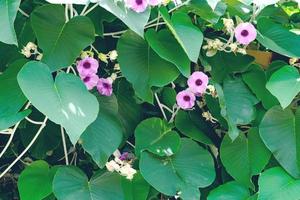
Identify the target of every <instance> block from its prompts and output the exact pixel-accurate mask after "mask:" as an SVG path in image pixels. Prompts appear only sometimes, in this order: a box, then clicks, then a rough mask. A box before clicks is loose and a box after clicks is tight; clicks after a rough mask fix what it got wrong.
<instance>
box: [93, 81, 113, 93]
mask: <svg viewBox="0 0 300 200" xmlns="http://www.w3.org/2000/svg"><path fill="white" fill-rule="evenodd" d="M97 89H98V92H99V93H100V94H101V95H104V96H111V95H112V91H113V88H112V81H111V80H110V79H105V78H100V79H99V81H98V84H97Z"/></svg>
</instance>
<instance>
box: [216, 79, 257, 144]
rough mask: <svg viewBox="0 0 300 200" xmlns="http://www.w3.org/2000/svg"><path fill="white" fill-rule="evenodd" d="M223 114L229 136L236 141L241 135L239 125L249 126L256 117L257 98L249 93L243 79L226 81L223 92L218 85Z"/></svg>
mask: <svg viewBox="0 0 300 200" xmlns="http://www.w3.org/2000/svg"><path fill="white" fill-rule="evenodd" d="M216 89H217V93H218V96H219V102H220V106H221V114H222V116H223V117H224V118H225V119H226V120H227V123H228V127H229V132H228V134H229V136H230V138H231V139H232V140H234V139H235V138H236V137H238V135H239V130H238V129H237V125H241V124H248V123H250V122H251V121H252V120H254V118H255V115H256V109H255V107H254V105H255V104H257V103H258V100H257V99H256V97H255V96H254V95H253V94H252V93H251V92H250V91H249V89H248V88H247V86H246V85H245V84H244V82H243V81H242V79H241V78H235V79H232V78H227V79H225V80H224V85H223V90H222V88H221V87H220V85H218V84H216Z"/></svg>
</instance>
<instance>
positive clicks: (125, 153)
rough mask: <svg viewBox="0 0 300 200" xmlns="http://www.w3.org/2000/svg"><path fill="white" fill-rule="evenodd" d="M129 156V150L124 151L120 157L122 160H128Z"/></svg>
mask: <svg viewBox="0 0 300 200" xmlns="http://www.w3.org/2000/svg"><path fill="white" fill-rule="evenodd" d="M128 156H129V153H128V152H124V153H122V155H121V156H120V157H119V159H120V160H122V161H124V160H127V159H128Z"/></svg>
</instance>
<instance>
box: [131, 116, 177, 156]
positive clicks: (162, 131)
mask: <svg viewBox="0 0 300 200" xmlns="http://www.w3.org/2000/svg"><path fill="white" fill-rule="evenodd" d="M135 143H136V147H135V153H136V155H138V156H139V155H140V152H141V151H143V150H148V151H150V152H151V153H154V154H157V155H159V156H171V155H173V154H174V153H176V152H177V151H178V150H179V147H180V137H179V135H178V133H177V132H175V131H171V128H170V127H169V126H168V124H167V122H165V121H162V120H161V119H160V118H150V119H146V120H144V121H142V122H141V123H140V124H139V125H138V126H137V128H136V129H135Z"/></svg>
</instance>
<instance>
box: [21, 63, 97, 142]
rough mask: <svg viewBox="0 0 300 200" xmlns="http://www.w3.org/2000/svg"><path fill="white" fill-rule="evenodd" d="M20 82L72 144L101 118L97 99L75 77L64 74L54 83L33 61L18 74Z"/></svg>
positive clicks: (60, 74) (25, 92)
mask: <svg viewBox="0 0 300 200" xmlns="http://www.w3.org/2000/svg"><path fill="white" fill-rule="evenodd" d="M18 82H19V85H20V87H21V89H22V91H23V93H24V94H25V96H26V97H27V98H28V99H29V101H30V102H31V103H32V105H34V106H35V107H36V108H37V109H38V110H39V111H40V112H42V113H43V114H44V115H46V116H47V117H48V118H49V119H50V120H51V121H53V122H55V123H57V124H60V125H62V126H63V127H64V128H65V129H66V131H67V133H68V135H69V137H70V139H71V142H72V143H73V144H75V143H76V142H77V140H78V139H79V137H80V135H81V134H82V133H83V131H84V130H85V129H86V128H87V127H88V126H89V125H90V124H91V123H92V122H93V121H95V119H96V117H97V115H98V111H99V103H98V101H97V99H96V97H95V96H93V95H92V94H90V93H89V92H88V90H87V89H86V86H85V85H84V84H83V82H82V81H81V80H80V78H79V77H77V76H75V75H73V74H66V73H64V72H61V73H59V74H58V75H57V77H56V79H55V82H54V81H53V78H52V75H51V71H50V69H49V67H48V66H47V65H45V64H43V63H41V62H36V61H31V62H29V63H27V64H26V65H24V67H23V68H22V70H21V71H20V72H19V74H18ZM78 97H80V98H78Z"/></svg>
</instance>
